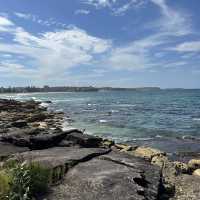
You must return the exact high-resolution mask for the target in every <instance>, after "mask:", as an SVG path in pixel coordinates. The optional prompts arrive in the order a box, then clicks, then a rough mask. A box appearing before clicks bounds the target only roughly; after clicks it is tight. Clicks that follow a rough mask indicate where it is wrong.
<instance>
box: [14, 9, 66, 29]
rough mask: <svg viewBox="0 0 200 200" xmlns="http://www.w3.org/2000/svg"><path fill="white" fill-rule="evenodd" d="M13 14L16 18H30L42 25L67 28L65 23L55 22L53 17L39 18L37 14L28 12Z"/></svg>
mask: <svg viewBox="0 0 200 200" xmlns="http://www.w3.org/2000/svg"><path fill="white" fill-rule="evenodd" d="M14 15H15V16H17V17H18V18H21V19H24V20H30V21H32V22H34V23H38V24H40V25H42V26H57V27H59V28H60V27H62V28H67V25H66V24H65V23H60V22H57V21H56V20H55V19H53V18H49V19H48V20H45V19H40V18H39V17H38V16H37V15H33V14H29V13H20V12H15V13H14Z"/></svg>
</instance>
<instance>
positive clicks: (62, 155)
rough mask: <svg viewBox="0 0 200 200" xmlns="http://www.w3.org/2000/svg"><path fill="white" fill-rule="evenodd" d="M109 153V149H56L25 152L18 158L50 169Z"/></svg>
mask: <svg viewBox="0 0 200 200" xmlns="http://www.w3.org/2000/svg"><path fill="white" fill-rule="evenodd" d="M109 151H110V150H109V149H103V148H79V147H54V148H49V149H45V150H35V151H29V152H24V153H20V154H18V155H16V156H19V157H20V158H21V159H24V160H28V161H33V162H38V163H40V164H42V165H44V166H45V167H48V168H55V167H58V166H62V165H66V164H70V163H73V162H81V161H84V160H88V159H90V158H92V157H95V156H99V155H102V154H105V153H108V152H109Z"/></svg>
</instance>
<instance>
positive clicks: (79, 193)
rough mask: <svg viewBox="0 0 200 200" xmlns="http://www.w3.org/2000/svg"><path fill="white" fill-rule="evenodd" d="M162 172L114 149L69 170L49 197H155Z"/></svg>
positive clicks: (132, 199)
mask: <svg viewBox="0 0 200 200" xmlns="http://www.w3.org/2000/svg"><path fill="white" fill-rule="evenodd" d="M159 179H160V174H159V170H158V168H156V167H153V166H151V165H150V164H148V163H147V162H145V161H144V160H141V159H139V158H134V157H132V156H130V155H128V154H123V153H118V154H117V153H113V152H112V153H111V154H107V155H105V156H100V157H99V158H95V159H92V160H90V161H88V162H84V163H80V164H78V165H76V166H75V167H74V168H72V169H71V170H69V172H68V173H67V174H66V175H65V177H64V180H63V182H62V184H61V185H59V186H56V187H54V188H52V192H51V193H50V194H49V195H48V196H47V197H46V198H47V199H48V200H55V199H59V200H65V199H68V200H72V199H73V200H75V199H76V200H94V199H95V200H144V199H148V200H153V199H155V200H156V199H157V195H158V186H159Z"/></svg>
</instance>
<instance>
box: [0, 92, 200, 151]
mask: <svg viewBox="0 0 200 200" xmlns="http://www.w3.org/2000/svg"><path fill="white" fill-rule="evenodd" d="M0 98H14V99H17V100H27V99H34V100H38V101H46V100H50V101H52V104H48V105H47V104H46V105H45V106H48V108H49V109H52V110H54V111H63V112H64V113H65V115H66V123H65V124H64V126H65V128H67V127H77V128H79V129H82V130H84V129H85V131H86V133H88V134H93V135H97V136H101V137H104V138H109V139H114V140H115V141H117V142H127V143H137V144H146V145H150V146H154V147H155V146H156V147H158V148H161V149H164V150H166V151H177V148H178V150H182V149H183V150H190V149H191V150H192V151H199V150H200V147H199V146H200V145H199V142H198V141H200V90H183V89H177V90H175V89H174V90H158V91H102V92H68V93H28V94H1V95H0ZM194 141H195V142H194ZM194 143H195V145H194ZM196 143H197V144H196ZM191 145H193V146H192V147H191Z"/></svg>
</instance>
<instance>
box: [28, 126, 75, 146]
mask: <svg viewBox="0 0 200 200" xmlns="http://www.w3.org/2000/svg"><path fill="white" fill-rule="evenodd" d="M77 132H79V130H77V129H71V130H69V131H65V132H60V133H56V134H46V135H38V136H34V137H30V144H29V147H30V148H31V149H46V148H50V147H54V146H57V145H58V144H59V143H61V142H62V140H64V139H65V138H67V137H68V135H69V134H73V133H77Z"/></svg>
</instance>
